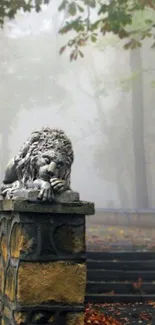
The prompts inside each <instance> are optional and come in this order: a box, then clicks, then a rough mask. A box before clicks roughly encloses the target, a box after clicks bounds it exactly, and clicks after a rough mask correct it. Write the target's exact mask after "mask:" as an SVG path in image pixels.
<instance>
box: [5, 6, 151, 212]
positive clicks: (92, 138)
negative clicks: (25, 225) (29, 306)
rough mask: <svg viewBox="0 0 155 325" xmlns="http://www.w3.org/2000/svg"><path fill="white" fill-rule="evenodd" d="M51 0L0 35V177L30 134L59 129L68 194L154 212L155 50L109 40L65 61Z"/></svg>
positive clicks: (58, 17)
mask: <svg viewBox="0 0 155 325" xmlns="http://www.w3.org/2000/svg"><path fill="white" fill-rule="evenodd" d="M63 19H64V17H63V15H62V14H61V15H60V13H58V12H57V5H56V4H55V5H54V3H53V2H51V4H50V5H49V6H48V7H46V6H45V7H44V9H43V11H42V12H40V13H39V14H37V13H35V12H33V13H31V14H23V13H19V14H18V16H17V17H16V19H15V20H13V21H8V22H6V23H5V26H4V29H3V30H0V48H1V51H0V99H1V106H0V110H1V112H0V134H1V136H0V147H1V157H0V179H1V181H2V179H3V175H4V169H5V167H6V164H7V162H8V160H9V159H10V158H11V157H12V156H14V155H15V154H16V153H17V152H18V150H19V148H20V146H21V145H22V144H23V142H24V141H25V140H26V138H27V137H28V136H29V134H30V132H31V131H32V130H34V129H36V128H40V127H42V126H50V127H57V128H62V129H63V130H64V131H65V132H66V133H67V135H68V136H69V137H70V138H71V140H72V143H73V147H74V152H75V161H74V164H73V169H72V189H74V190H76V191H79V193H80V196H81V198H82V199H83V200H89V201H93V202H95V205H96V207H99V208H127V209H137V208H139V209H147V208H155V203H154V197H155V171H154V163H155V131H154V122H155V110H154V101H155V94H154V93H155V91H154V83H153V81H154V80H155V72H154V68H153V63H154V50H151V49H150V44H149V42H146V43H145V44H144V46H143V48H142V49H138V50H134V51H132V52H130V51H125V50H123V49H122V44H121V43H120V42H119V40H117V38H116V37H114V36H113V35H109V36H107V37H106V38H105V39H104V40H102V41H101V42H100V43H99V44H96V45H91V44H90V45H89V46H88V47H87V48H85V49H84V54H85V57H84V59H79V60H78V61H77V62H72V63H70V61H69V54H68V53H65V54H63V55H62V56H60V55H59V48H60V46H62V45H63V44H65V42H66V39H67V38H68V37H69V35H66V36H64V37H62V36H60V35H59V34H58V30H59V28H60V26H61V24H62V23H63Z"/></svg>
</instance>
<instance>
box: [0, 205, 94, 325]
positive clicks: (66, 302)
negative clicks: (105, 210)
mask: <svg viewBox="0 0 155 325" xmlns="http://www.w3.org/2000/svg"><path fill="white" fill-rule="evenodd" d="M90 214H94V205H93V204H92V203H87V202H76V203H68V204H67V203H64V204H47V203H30V202H27V201H20V200H14V201H12V200H4V201H0V231H1V233H0V239H1V246H0V247H1V263H0V277H1V278H0V282H1V316H2V320H1V324H2V325H3V324H5V325H16V324H18V325H21V324H42V325H43V324H51V325H53V324H54V325H83V324H84V298H85V289H86V255H85V215H90Z"/></svg>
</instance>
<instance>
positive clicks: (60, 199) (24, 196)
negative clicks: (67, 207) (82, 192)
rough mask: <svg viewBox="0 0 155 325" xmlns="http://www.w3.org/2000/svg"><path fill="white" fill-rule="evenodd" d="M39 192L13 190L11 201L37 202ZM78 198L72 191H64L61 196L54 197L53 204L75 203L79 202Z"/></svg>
mask: <svg viewBox="0 0 155 325" xmlns="http://www.w3.org/2000/svg"><path fill="white" fill-rule="evenodd" d="M39 193H40V191H39V190H33V189H31V190H26V189H20V190H15V191H14V195H13V199H14V200H16V199H17V200H19V199H21V200H28V201H30V202H38V195H39ZM79 199H80V196H79V193H77V192H72V191H65V192H63V193H61V194H59V195H58V194H57V195H55V197H54V199H53V202H57V203H70V202H76V201H79Z"/></svg>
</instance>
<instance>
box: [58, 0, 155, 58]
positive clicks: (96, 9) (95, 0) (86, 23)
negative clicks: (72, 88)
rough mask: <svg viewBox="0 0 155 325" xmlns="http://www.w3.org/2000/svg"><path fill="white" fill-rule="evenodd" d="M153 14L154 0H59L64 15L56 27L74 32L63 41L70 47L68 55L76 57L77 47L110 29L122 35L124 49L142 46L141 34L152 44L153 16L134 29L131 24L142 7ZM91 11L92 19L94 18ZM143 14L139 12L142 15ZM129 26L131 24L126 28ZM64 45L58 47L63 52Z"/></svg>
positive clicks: (93, 41)
mask: <svg viewBox="0 0 155 325" xmlns="http://www.w3.org/2000/svg"><path fill="white" fill-rule="evenodd" d="M148 9H149V10H151V11H152V12H153V15H154V14H155V0H110V1H103V0H74V1H73V0H63V1H62V3H61V5H60V7H59V10H60V11H61V10H65V12H66V13H67V17H68V18H67V19H66V21H65V24H64V26H63V27H62V28H61V30H60V34H64V33H68V32H71V31H72V32H75V36H74V38H73V39H72V40H69V42H68V43H67V44H66V45H65V49H66V48H67V47H69V48H71V53H70V59H71V61H72V60H76V59H77V57H78V55H80V56H81V50H79V48H80V47H81V46H84V45H86V44H88V43H89V42H92V43H95V42H96V41H97V40H98V39H101V36H102V37H104V36H105V35H106V34H107V33H113V34H115V35H117V36H118V37H119V38H120V39H124V40H125V42H124V49H126V50H128V49H135V48H137V47H141V46H142V42H143V40H144V39H145V38H151V37H152V39H153V44H152V47H155V42H154V38H155V35H154V34H153V28H154V27H155V22H154V21H153V19H150V18H146V19H145V18H144V19H145V27H143V28H140V27H139V29H137V28H136V29H134V28H133V26H132V24H133V20H134V15H135V13H137V12H139V13H140V14H142V13H143V12H144V11H146V10H148ZM94 15H96V20H95V21H94V18H92V17H94ZM142 16H143V15H142ZM130 26H132V28H129V27H130ZM63 49H64V47H62V48H61V49H60V53H62V52H63Z"/></svg>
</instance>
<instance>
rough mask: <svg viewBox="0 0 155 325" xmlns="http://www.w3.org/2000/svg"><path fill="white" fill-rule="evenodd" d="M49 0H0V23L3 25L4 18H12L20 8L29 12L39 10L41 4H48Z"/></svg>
mask: <svg viewBox="0 0 155 325" xmlns="http://www.w3.org/2000/svg"><path fill="white" fill-rule="evenodd" d="M49 1H50V0H0V25H1V26H3V24H4V22H5V18H9V19H13V18H15V15H16V14H17V12H18V11H19V10H20V9H23V10H24V11H25V12H31V10H32V9H35V10H36V11H37V12H39V11H40V10H41V6H42V4H48V3H49Z"/></svg>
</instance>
